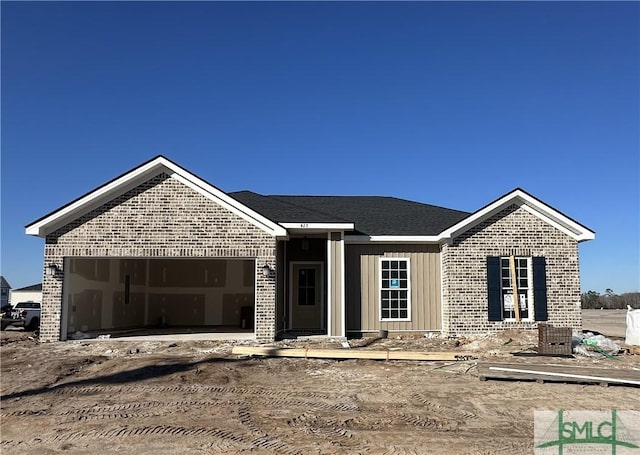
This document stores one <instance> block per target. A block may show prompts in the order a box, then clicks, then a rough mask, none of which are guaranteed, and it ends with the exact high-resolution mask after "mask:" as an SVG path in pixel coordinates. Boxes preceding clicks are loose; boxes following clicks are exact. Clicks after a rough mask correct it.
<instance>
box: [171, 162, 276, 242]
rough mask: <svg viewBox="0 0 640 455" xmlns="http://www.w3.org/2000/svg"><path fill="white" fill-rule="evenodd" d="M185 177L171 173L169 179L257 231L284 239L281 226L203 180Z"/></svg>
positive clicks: (191, 176) (181, 174)
mask: <svg viewBox="0 0 640 455" xmlns="http://www.w3.org/2000/svg"><path fill="white" fill-rule="evenodd" d="M188 177H189V178H188ZM188 177H186V176H185V175H183V173H178V172H176V173H173V174H171V178H174V179H176V180H177V181H179V182H180V183H183V184H184V185H186V186H188V187H189V188H191V189H192V190H194V191H196V192H198V193H200V194H202V195H203V196H204V197H206V198H207V199H209V200H211V201H213V202H215V203H217V204H219V205H220V206H222V207H224V208H225V209H227V210H229V211H230V212H232V213H234V214H236V215H238V216H239V217H240V218H242V219H244V220H245V221H247V222H249V223H251V224H253V225H254V226H255V227H257V228H258V229H261V230H263V231H265V232H267V233H268V234H271V235H273V236H275V237H278V238H286V237H287V230H286V229H284V228H282V226H280V225H278V224H277V223H274V222H273V221H271V220H269V219H267V218H265V217H264V216H262V215H260V214H259V213H257V212H254V211H253V210H251V209H250V208H249V207H247V206H245V205H243V204H241V203H239V202H238V201H236V200H235V199H233V198H232V197H230V196H228V195H227V194H226V193H224V192H222V191H220V190H218V189H217V188H215V187H213V186H211V185H210V184H208V183H207V182H205V181H204V180H201V179H199V178H197V177H195V176H194V175H189V176H188Z"/></svg>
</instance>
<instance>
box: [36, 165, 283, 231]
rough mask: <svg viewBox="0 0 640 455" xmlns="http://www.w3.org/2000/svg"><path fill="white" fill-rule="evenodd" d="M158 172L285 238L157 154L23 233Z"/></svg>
mask: <svg viewBox="0 0 640 455" xmlns="http://www.w3.org/2000/svg"><path fill="white" fill-rule="evenodd" d="M161 172H166V173H167V174H169V175H170V176H171V177H172V178H174V179H176V180H178V181H180V182H181V183H184V184H185V185H187V186H189V187H190V188H191V189H193V190H195V191H197V192H198V193H200V194H202V195H203V196H205V197H207V198H208V199H210V200H213V201H215V202H217V203H219V204H220V205H222V206H223V207H225V208H226V209H227V210H229V211H231V212H233V213H235V214H236V215H238V216H240V217H241V218H243V219H244V220H246V221H247V222H249V223H251V224H253V225H254V226H256V227H258V228H259V229H261V230H263V231H265V232H267V233H268V234H270V235H273V236H276V237H284V238H286V237H287V231H286V229H283V228H282V227H281V226H279V225H278V224H277V223H274V222H273V221H270V220H268V219H267V218H265V217H263V216H262V215H260V214H258V213H256V212H254V211H253V210H251V209H249V208H248V207H246V206H244V205H242V204H240V203H239V202H238V201H236V200H235V199H233V198H231V197H230V196H228V195H227V194H225V193H224V192H222V191H220V190H218V189H217V188H215V187H213V186H211V185H210V184H208V183H207V182H205V181H203V180H201V179H199V178H198V177H196V176H195V175H193V174H191V173H190V172H188V171H186V170H185V169H182V168H181V167H179V166H177V165H175V164H174V163H172V162H170V161H169V160H167V159H166V158H164V157H158V158H156V159H154V160H152V161H150V162H148V163H146V164H144V165H142V166H140V167H138V168H136V169H133V170H132V171H130V172H128V173H127V174H125V175H123V176H122V177H120V178H118V179H116V180H114V181H112V182H110V183H108V184H107V185H105V186H103V187H100V188H98V189H97V190H95V191H93V192H91V193H89V194H87V195H86V196H84V197H82V198H80V199H78V200H77V201H75V202H74V203H73V204H70V205H68V206H66V207H64V208H62V209H60V210H58V211H56V212H54V213H52V214H51V215H49V216H48V217H46V218H44V219H42V220H40V221H38V222H36V223H33V224H31V225H29V226H27V227H26V228H25V232H26V233H27V234H28V235H35V236H39V237H44V236H46V235H47V234H48V233H50V232H53V231H55V230H56V229H58V228H59V227H61V226H64V225H65V224H66V223H68V222H69V220H67V218H69V217H71V216H76V217H77V216H81V214H84V213H87V212H89V211H90V210H92V209H94V208H96V207H99V206H100V205H102V204H103V203H104V202H105V201H107V200H109V199H111V198H113V197H115V196H116V195H119V194H123V193H125V192H127V191H129V190H131V189H133V188H135V187H136V186H138V185H139V184H140V183H142V182H143V181H145V180H148V179H150V178H152V177H153V176H155V175H158V174H159V173H161Z"/></svg>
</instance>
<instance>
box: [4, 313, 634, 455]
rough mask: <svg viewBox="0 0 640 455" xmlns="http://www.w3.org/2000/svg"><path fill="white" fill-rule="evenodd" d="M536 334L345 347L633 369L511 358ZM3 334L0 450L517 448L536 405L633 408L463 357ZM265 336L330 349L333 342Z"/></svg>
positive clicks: (615, 393)
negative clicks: (290, 354)
mask: <svg viewBox="0 0 640 455" xmlns="http://www.w3.org/2000/svg"><path fill="white" fill-rule="evenodd" d="M596 311H598V310H596ZM587 319H588V317H587V316H585V321H586V320H587ZM614 319H615V318H614ZM594 320H595V321H597V320H598V317H597V315H596V317H595V318H594ZM622 321H623V324H624V319H623V320H622ZM596 325H597V324H596ZM585 327H586V324H585ZM589 328H590V329H592V330H598V328H597V327H595V326H593V327H589ZM598 331H600V332H602V333H606V332H605V331H603V330H598ZM536 336H537V335H536V334H535V333H531V332H519V331H505V332H502V333H500V334H496V335H492V336H481V337H473V338H469V339H458V340H447V339H441V338H431V339H428V338H425V337H404V338H403V339H397V338H391V339H386V340H379V341H376V342H374V343H372V344H370V345H369V346H363V347H357V346H358V345H364V344H366V343H365V340H351V344H352V346H354V347H353V348H352V349H406V350H417V351H460V352H472V353H474V354H475V355H476V356H477V357H478V358H480V359H485V360H489V359H490V360H491V361H505V362H522V363H523V364H527V363H528V364H530V363H535V362H539V363H554V364H567V365H597V366H602V367H610V368H620V369H628V370H632V371H636V370H634V369H637V368H640V356H632V355H624V356H618V357H616V358H615V359H608V358H605V357H600V358H575V359H566V358H550V357H515V356H512V354H511V353H512V352H517V351H522V350H526V349H528V348H531V347H533V346H535V345H536V344H537V338H536ZM0 341H1V346H0V355H1V362H2V363H1V373H2V376H1V384H0V393H1V394H2V396H1V409H0V419H1V420H0V425H1V426H0V451H1V452H2V454H3V455H4V454H38V455H40V454H58V453H70V454H92V455H95V454H97V453H127V454H129V453H138V454H174V453H185V454H217V453H229V454H245V453H266V454H341V453H348V454H385V453H389V454H404V453H407V454H409V453H412V454H413V453H417V454H426V453H438V454H447V453H451V454H520V453H531V452H532V449H533V410H536V409H538V410H545V409H546V410H549V409H551V410H557V409H598V410H609V409H612V408H617V409H620V410H623V409H632V410H640V393H638V392H639V389H638V388H633V387H624V386H610V387H601V386H597V385H582V384H562V383H544V384H539V383H535V382H515V381H484V382H481V381H479V380H478V378H477V374H476V369H475V367H474V364H475V362H474V361H465V362H408V361H388V362H387V361H373V360H345V361H334V360H312V359H309V360H305V359H287V358H271V359H259V358H238V357H236V356H231V355H230V350H231V348H232V346H233V343H230V342H214V341H188V342H186V341H185V342H170V341H166V342H164V341H163V342H160V341H154V342H151V341H142V342H141V341H118V340H100V341H87V340H82V341H72V342H62V343H47V344H40V343H38V341H37V339H35V338H34V337H33V336H32V334H30V333H28V332H23V331H17V330H12V331H6V332H2V336H1V338H0ZM244 344H248V343H244ZM274 344H276V345H279V346H295V347H305V346H309V347H335V348H341V346H340V343H338V342H331V341H311V340H300V341H288V342H284V341H283V342H278V343H274ZM639 377H640V372H639Z"/></svg>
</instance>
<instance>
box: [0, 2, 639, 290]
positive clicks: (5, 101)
mask: <svg viewBox="0 0 640 455" xmlns="http://www.w3.org/2000/svg"><path fill="white" fill-rule="evenodd" d="M1 9H2V19H1V20H2V24H1V25H2V30H1V34H2V43H1V46H2V47H1V50H2V62H1V63H2V87H1V88H2V105H1V108H2V112H1V113H2V131H1V132H2V138H1V146H2V156H1V166H2V167H1V177H2V184H1V190H2V193H1V198H2V199H1V202H2V213H1V214H2V221H1V223H2V237H1V240H2V245H1V253H2V254H1V267H2V274H3V275H4V276H5V277H6V278H7V279H8V281H9V282H10V283H11V285H12V286H13V287H14V288H16V287H21V286H26V285H30V284H34V283H38V282H40V280H41V277H42V264H41V262H42V253H43V248H44V241H43V240H42V239H39V238H35V237H29V236H27V235H25V234H24V226H25V225H26V224H28V223H30V222H31V221H34V220H35V219H37V218H39V217H41V216H42V215H44V214H46V213H48V212H50V211H52V210H54V209H56V208H58V207H59V206H61V205H63V204H65V203H67V202H69V201H70V200H72V199H74V198H76V197H78V196H80V195H82V194H84V193H86V192H87V191H90V190H92V189H93V188H95V187H97V186H99V185H101V184H102V183H104V182H106V181H108V180H110V179H111V178H113V177H115V176H117V175H119V174H121V173H123V172H125V171H127V170H129V169H131V168H133V167H135V166H137V165H138V164H140V163H142V162H143V161H146V160H148V159H150V158H151V157H153V156H155V155H157V154H164V155H166V156H167V157H168V158H170V159H172V160H174V161H176V162H177V163H179V164H180V165H182V166H184V167H186V168H187V169H188V170H190V171H192V172H194V173H196V174H198V175H199V176H201V177H203V178H205V179H206V180H208V181H209V182H211V183H213V184H214V185H216V186H218V187H220V188H222V189H224V190H226V191H234V190H240V189H250V190H253V191H256V192H261V193H265V194H348V195H390V196H397V197H402V198H407V199H412V200H416V201H420V202H426V203H430V204H435V205H441V206H445V207H450V208H456V209H460V210H467V211H474V210H476V209H478V208H480V207H481V206H483V205H485V204H486V203H488V202H490V201H492V200H494V199H495V198H497V197H499V196H501V195H503V194H504V193H506V192H508V191H510V190H511V189H513V188H515V187H522V188H524V189H525V190H526V191H528V192H530V193H532V194H534V195H535V196H536V197H538V198H540V199H542V200H543V201H545V202H547V203H548V204H550V205H552V206H553V207H555V208H557V209H558V210H560V211H562V212H564V213H565V214H567V215H569V216H570V217H572V218H574V219H576V220H578V221H580V222H581V223H583V224H585V225H586V226H588V227H590V228H591V229H593V230H595V231H596V233H597V237H596V240H595V241H591V242H587V243H583V244H581V246H580V255H581V257H580V266H581V273H582V287H583V290H587V289H593V290H596V291H598V292H603V291H604V290H605V289H606V288H612V289H613V290H614V291H616V292H618V293H621V292H627V291H637V290H640V270H639V264H640V244H639V238H640V214H639V211H640V183H639V181H640V143H639V140H640V139H639V138H640V131H639V125H640V115H639V105H640V80H639V67H640V44H639V43H640V34H639V24H640V3H637V2H624V3H613V2H604V3H599V2H566V3H556V2H533V3H525V2H497V3H485V2H476V3H453V2H407V3H397V2H393V3H387V2H366V3H365V2H362V3H360V2H356V3H341V2H328V3H311V2H282V3H271V2H259V3H248V2H239V3H223V2H193V3H173V2H135V3H134V2H100V3H94V2H67V3H54V2H4V1H3V2H2V3H1Z"/></svg>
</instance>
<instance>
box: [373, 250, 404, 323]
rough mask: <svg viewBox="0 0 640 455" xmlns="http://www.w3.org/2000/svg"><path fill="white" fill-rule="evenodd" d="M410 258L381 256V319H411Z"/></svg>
mask: <svg viewBox="0 0 640 455" xmlns="http://www.w3.org/2000/svg"><path fill="white" fill-rule="evenodd" d="M410 276H411V271H410V269H409V259H408V258H380V320H381V321H409V320H411V280H410Z"/></svg>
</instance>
